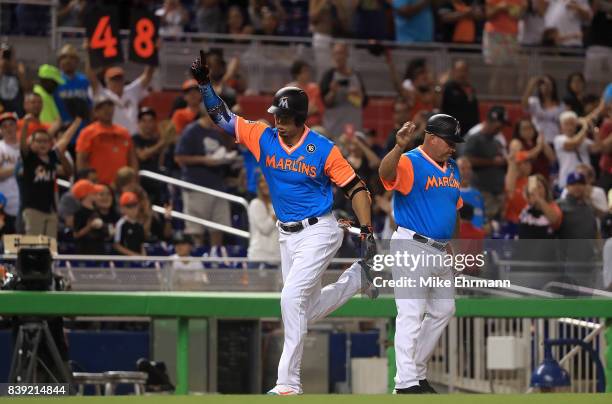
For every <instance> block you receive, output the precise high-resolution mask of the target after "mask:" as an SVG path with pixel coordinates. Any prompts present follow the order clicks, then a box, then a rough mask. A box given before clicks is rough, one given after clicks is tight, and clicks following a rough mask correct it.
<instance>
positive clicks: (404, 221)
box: [381, 147, 463, 240]
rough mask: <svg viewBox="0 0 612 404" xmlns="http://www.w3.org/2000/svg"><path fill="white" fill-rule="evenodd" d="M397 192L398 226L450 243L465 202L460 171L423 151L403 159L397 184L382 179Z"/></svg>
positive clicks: (399, 164)
mask: <svg viewBox="0 0 612 404" xmlns="http://www.w3.org/2000/svg"><path fill="white" fill-rule="evenodd" d="M381 180H382V183H383V185H384V187H385V189H387V190H393V191H394V195H393V196H394V200H393V202H394V203H393V213H394V215H395V221H396V223H397V224H398V226H401V227H404V228H406V229H409V230H412V231H415V232H417V233H419V234H421V235H423V236H426V237H429V238H432V239H435V240H450V239H451V238H452V236H453V231H454V229H455V221H456V219H457V209H460V208H461V206H463V200H462V199H461V192H460V189H459V188H460V184H461V178H460V177H459V168H458V167H457V163H455V161H454V160H452V159H449V160H448V161H447V162H446V163H445V164H444V165H443V166H440V165H439V164H438V163H436V162H435V161H434V160H433V159H431V157H429V156H428V155H427V154H426V153H425V152H424V151H423V149H421V147H417V148H416V149H413V150H410V151H409V152H407V153H404V154H403V155H402V157H400V160H399V163H398V166H397V175H396V177H395V179H394V180H393V181H386V180H384V179H382V178H381Z"/></svg>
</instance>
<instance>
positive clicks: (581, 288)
mask: <svg viewBox="0 0 612 404" xmlns="http://www.w3.org/2000/svg"><path fill="white" fill-rule="evenodd" d="M549 288H561V289H565V290H570V291H575V292H579V293H585V294H590V295H595V296H601V297H612V292H608V291H605V290H601V289H593V288H589V287H586V286H580V285H572V284H571V283H565V282H557V281H552V282H548V283H547V284H546V285H544V287H543V289H549Z"/></svg>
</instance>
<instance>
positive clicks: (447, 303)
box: [379, 114, 463, 394]
mask: <svg viewBox="0 0 612 404" xmlns="http://www.w3.org/2000/svg"><path fill="white" fill-rule="evenodd" d="M415 128H416V125H415V124H414V123H413V122H407V123H405V124H404V126H403V127H402V128H401V129H400V130H399V131H398V133H397V140H396V145H395V147H394V148H393V149H392V150H391V151H390V152H389V154H387V155H386V156H385V158H384V159H383V161H382V162H381V165H380V169H379V173H380V178H381V179H382V182H383V185H384V186H385V188H386V189H387V190H393V191H394V205H393V206H394V216H395V221H396V222H397V225H398V228H397V230H396V231H395V232H394V233H393V236H392V237H391V254H396V253H397V252H398V251H401V252H402V253H403V252H408V254H410V255H412V256H414V257H417V256H418V255H421V256H422V257H427V261H421V263H423V262H426V263H427V264H421V265H420V266H419V267H418V268H412V269H409V268H407V267H400V264H398V263H396V265H395V267H394V268H393V278H394V280H397V279H401V278H402V277H407V278H409V279H410V278H412V279H414V280H415V284H413V285H410V287H404V288H400V287H396V288H395V289H394V293H395V302H396V306H397V320H396V331H395V351H396V364H397V373H396V376H395V391H394V393H396V394H420V393H435V390H434V389H433V388H432V387H431V386H430V385H429V383H428V382H427V379H426V375H427V361H428V360H429V358H430V357H431V354H432V353H433V350H434V348H435V346H436V343H437V341H438V339H439V338H440V335H441V334H442V331H443V330H444V327H446V325H447V323H448V321H449V320H450V318H451V317H452V315H453V314H454V312H455V301H454V288H453V287H452V282H453V270H452V268H451V267H449V266H444V264H443V262H444V261H446V260H443V259H438V260H436V259H435V258H444V257H445V256H446V249H447V243H448V241H449V240H450V239H451V238H452V237H453V234H454V232H455V231H456V229H458V224H459V215H458V214H457V209H459V208H461V206H462V204H463V202H462V200H461V196H460V191H459V187H460V183H461V178H460V177H459V169H458V168H457V164H456V163H455V161H454V160H453V159H451V158H450V157H451V155H452V154H453V152H454V150H455V143H460V142H463V138H462V137H461V131H460V128H459V123H458V122H457V120H456V119H455V118H453V117H452V116H449V115H445V114H437V115H433V116H432V117H431V118H429V120H428V121H427V126H426V128H425V139H424V143H423V145H421V146H419V147H417V148H415V149H412V150H410V151H409V152H407V153H403V150H404V149H405V148H406V146H407V145H408V144H409V143H410V142H411V138H412V137H413V135H414V133H415ZM449 249H450V246H449ZM430 258H432V259H430ZM432 280H435V281H450V283H449V285H451V286H449V287H434V286H431V281H432ZM422 281H424V283H421V282H422ZM427 282H429V283H427Z"/></svg>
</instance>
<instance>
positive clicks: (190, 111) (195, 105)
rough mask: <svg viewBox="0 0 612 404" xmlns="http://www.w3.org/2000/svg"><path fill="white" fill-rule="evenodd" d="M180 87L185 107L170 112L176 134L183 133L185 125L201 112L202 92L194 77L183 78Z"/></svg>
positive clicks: (196, 117)
mask: <svg viewBox="0 0 612 404" xmlns="http://www.w3.org/2000/svg"><path fill="white" fill-rule="evenodd" d="M181 89H182V90H183V99H184V100H185V102H186V103H187V105H186V106H185V108H179V109H177V110H175V111H174V113H173V114H172V124H173V125H174V128H175V131H176V135H177V136H180V135H181V133H183V129H185V127H186V126H187V125H189V124H190V123H191V122H193V121H195V120H196V119H198V117H199V116H200V113H201V112H202V94H200V87H199V86H198V82H197V81H195V80H194V79H189V80H185V81H184V82H183V85H182V86H181ZM234 97H235V96H234Z"/></svg>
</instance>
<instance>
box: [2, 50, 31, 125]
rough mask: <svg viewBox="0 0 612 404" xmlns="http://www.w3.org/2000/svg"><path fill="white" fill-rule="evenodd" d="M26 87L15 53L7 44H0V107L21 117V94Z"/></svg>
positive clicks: (24, 71) (23, 68) (22, 65)
mask: <svg viewBox="0 0 612 404" xmlns="http://www.w3.org/2000/svg"><path fill="white" fill-rule="evenodd" d="M25 86H26V70H25V65H24V64H23V63H22V62H19V63H18V62H17V60H16V58H15V51H14V49H13V47H12V46H10V45H9V44H7V43H2V44H0V105H3V106H4V110H5V111H6V112H16V113H17V114H18V115H19V116H21V115H23V92H24V87H25Z"/></svg>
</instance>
